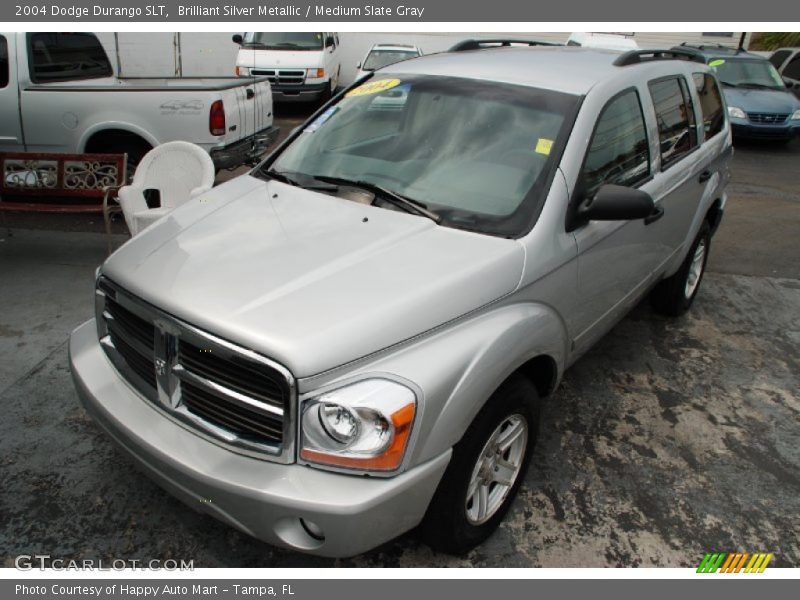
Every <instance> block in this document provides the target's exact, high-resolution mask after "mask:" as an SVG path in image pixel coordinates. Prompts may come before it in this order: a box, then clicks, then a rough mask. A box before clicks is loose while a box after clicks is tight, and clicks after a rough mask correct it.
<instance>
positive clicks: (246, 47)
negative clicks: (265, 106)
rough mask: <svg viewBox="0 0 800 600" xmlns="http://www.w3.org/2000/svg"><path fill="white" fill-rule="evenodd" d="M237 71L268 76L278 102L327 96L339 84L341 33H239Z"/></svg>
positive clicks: (242, 75)
mask: <svg viewBox="0 0 800 600" xmlns="http://www.w3.org/2000/svg"><path fill="white" fill-rule="evenodd" d="M233 41H234V42H235V43H237V44H239V46H240V48H239V54H238V56H237V57H236V74H237V75H239V76H241V77H268V78H269V81H270V83H271V84H272V97H273V99H274V100H275V101H276V102H281V101H283V102H306V101H315V100H322V101H324V100H327V99H328V98H330V97H331V96H332V95H333V92H334V91H335V90H336V86H337V85H339V74H340V72H341V58H340V56H341V52H340V50H339V34H338V33H311V32H304V33H287V32H283V31H261V32H248V33H245V34H244V35H241V34H238V33H237V34H236V35H234V36H233Z"/></svg>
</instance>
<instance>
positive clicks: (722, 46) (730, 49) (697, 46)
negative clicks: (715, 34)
mask: <svg viewBox="0 0 800 600" xmlns="http://www.w3.org/2000/svg"><path fill="white" fill-rule="evenodd" d="M674 48H677V49H680V48H687V49H690V50H727V51H728V52H735V53H737V54H738V53H739V52H741V51H742V49H741V48H734V47H732V46H726V45H725V44H690V43H689V42H681V45H680V46H674Z"/></svg>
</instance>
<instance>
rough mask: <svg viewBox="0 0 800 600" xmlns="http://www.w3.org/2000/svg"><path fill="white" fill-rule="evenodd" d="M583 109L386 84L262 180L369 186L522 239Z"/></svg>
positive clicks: (515, 90)
mask: <svg viewBox="0 0 800 600" xmlns="http://www.w3.org/2000/svg"><path fill="white" fill-rule="evenodd" d="M578 103H579V97H578V96H572V95H568V94H562V93H559V92H553V91H548V90H542V89H538V88H531V87H526V86H516V85H508V84H501V83H497V82H485V81H477V80H468V79H460V78H454V77H434V76H421V75H408V76H407V75H403V74H391V75H385V76H382V77H380V78H379V79H377V80H376V79H372V80H369V81H367V82H366V83H364V84H362V85H361V86H359V87H357V88H355V89H353V90H351V91H350V92H348V93H347V94H346V95H345V96H344V97H343V98H342V99H341V100H340V101H339V102H338V103H337V104H335V105H332V106H330V107H329V108H328V109H326V110H325V111H324V112H323V113H322V114H321V115H320V116H318V117H317V118H316V119H315V120H314V121H313V122H311V123H310V124H309V125H307V126H306V127H305V129H304V130H303V131H302V133H300V134H298V136H297V137H296V139H295V140H294V141H292V142H291V144H290V145H289V146H287V147H286V148H285V149H284V150H283V151H282V152H281V153H280V154H279V155H278V156H277V158H272V159H270V162H268V163H265V164H264V165H263V167H262V171H263V170H267V169H269V170H271V171H272V172H280V173H283V174H291V175H292V177H293V179H294V180H295V181H303V180H306V181H308V180H309V178H336V179H340V180H342V179H344V180H349V181H352V182H366V183H368V184H372V185H373V186H380V187H382V188H384V189H386V190H389V191H391V192H393V193H395V194H400V195H402V196H404V197H406V198H408V199H410V200H412V201H415V202H417V203H421V205H422V206H424V207H425V208H427V209H429V210H431V211H434V212H435V213H436V214H437V215H438V216H439V217H440V218H441V221H440V222H441V224H442V225H446V226H451V227H458V228H463V229H471V230H476V231H481V232H484V233H491V234H495V235H504V236H517V235H520V234H521V233H523V232H524V231H525V230H526V228H527V227H530V224H531V222H532V219H533V217H534V216H535V215H536V214H538V211H539V209H540V208H541V203H542V202H543V201H544V197H545V196H546V193H547V190H548V189H549V184H550V181H551V179H552V175H553V173H554V170H555V166H556V165H557V163H558V157H559V155H560V152H561V148H562V146H563V144H564V142H565V138H566V136H567V135H568V133H567V132H568V130H569V128H570V127H571V125H572V121H573V119H574V113H575V111H576V110H577V106H578Z"/></svg>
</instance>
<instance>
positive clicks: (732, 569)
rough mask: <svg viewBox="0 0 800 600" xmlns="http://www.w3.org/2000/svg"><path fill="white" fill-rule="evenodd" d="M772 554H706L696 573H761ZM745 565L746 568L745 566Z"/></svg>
mask: <svg viewBox="0 0 800 600" xmlns="http://www.w3.org/2000/svg"><path fill="white" fill-rule="evenodd" d="M773 556H774V555H773V554H772V553H763V552H758V553H755V554H750V553H749V552H737V553H735V554H726V553H725V552H714V553H712V552H708V553H706V555H705V556H704V557H703V560H702V561H700V566H699V567H697V572H698V573H717V572H719V573H739V572H742V573H763V572H764V569H766V568H767V565H768V564H769V563H770V561H771V560H772V558H773ZM745 565H746V566H745Z"/></svg>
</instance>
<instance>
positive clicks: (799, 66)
mask: <svg viewBox="0 0 800 600" xmlns="http://www.w3.org/2000/svg"><path fill="white" fill-rule="evenodd" d="M783 76H784V77H788V78H789V79H800V54H798V55H797V56H795V57H794V58H793V59H792V60H791V62H790V63H789V64H788V65H786V68H785V69H784V70H783Z"/></svg>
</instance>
